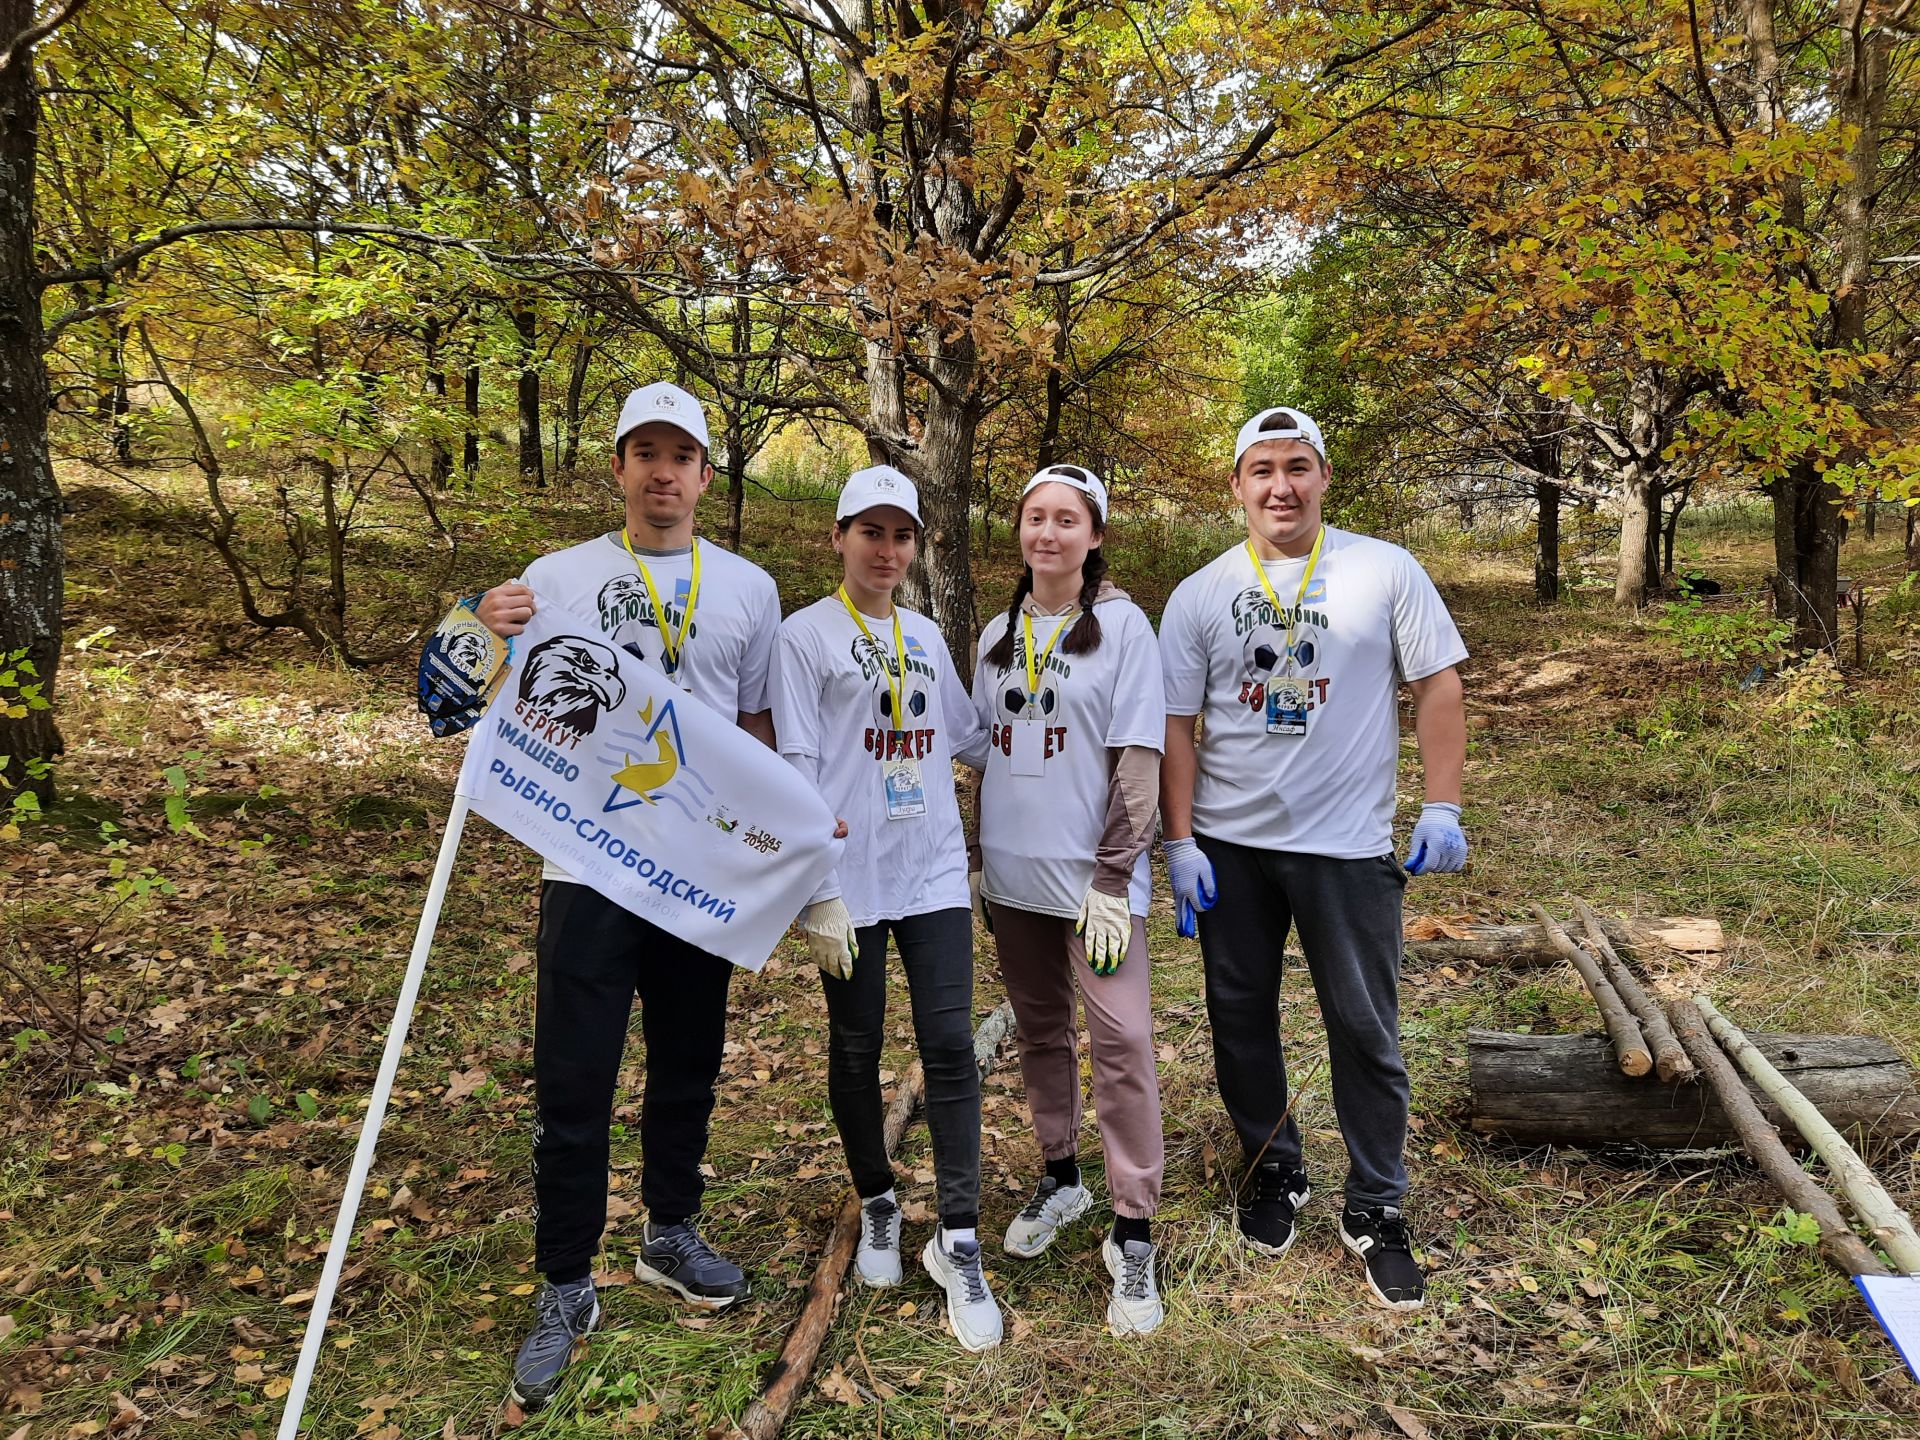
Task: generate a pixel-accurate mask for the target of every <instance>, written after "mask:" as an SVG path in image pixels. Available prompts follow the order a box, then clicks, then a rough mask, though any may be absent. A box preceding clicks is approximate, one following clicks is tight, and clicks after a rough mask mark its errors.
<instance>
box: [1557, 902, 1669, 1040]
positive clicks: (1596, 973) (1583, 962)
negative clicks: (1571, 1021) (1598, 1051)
mask: <svg viewBox="0 0 1920 1440" xmlns="http://www.w3.org/2000/svg"><path fill="white" fill-rule="evenodd" d="M1533 913H1534V914H1535V915H1538V916H1539V917H1540V924H1541V926H1542V927H1543V928H1544V929H1545V930H1546V933H1547V941H1548V943H1549V944H1551V945H1552V946H1553V948H1554V949H1556V950H1558V951H1559V952H1560V955H1561V958H1563V959H1564V960H1565V961H1566V962H1567V963H1568V964H1569V965H1571V966H1573V968H1574V969H1575V970H1576V971H1577V972H1579V975H1580V978H1581V979H1582V980H1584V981H1585V982H1586V986H1587V993H1588V994H1589V995H1591V996H1593V1003H1594V1004H1595V1005H1597V1006H1599V1007H1600V1018H1601V1019H1602V1020H1603V1021H1605V1022H1606V1026H1607V1034H1608V1035H1610V1036H1612V1037H1613V1053H1614V1054H1615V1055H1616V1056H1618V1057H1619V1060H1620V1068H1621V1069H1622V1070H1624V1071H1625V1072H1626V1073H1627V1074H1629V1075H1644V1074H1646V1073H1647V1072H1648V1071H1649V1070H1651V1069H1653V1052H1652V1051H1650V1050H1649V1049H1647V1041H1646V1037H1645V1036H1643V1035H1642V1034H1641V1033H1640V1024H1639V1022H1638V1021H1637V1020H1635V1019H1634V1018H1633V1014H1632V1012H1631V1011H1629V1010H1628V1009H1627V1007H1626V1004H1625V1003H1624V1002H1623V1001H1622V1000H1621V999H1620V994H1619V992H1618V991H1616V990H1615V989H1614V988H1613V983H1612V982H1611V981H1609V980H1608V979H1607V977H1606V975H1605V973H1604V972H1602V970H1601V969H1600V962H1599V961H1597V960H1595V959H1594V958H1593V956H1591V955H1589V954H1588V953H1587V952H1586V951H1585V950H1583V949H1581V948H1580V947H1579V946H1578V945H1576V944H1575V943H1574V941H1573V937H1572V936H1571V935H1569V934H1567V932H1566V931H1565V930H1562V929H1561V928H1560V927H1559V925H1557V924H1555V923H1554V919H1553V917H1552V916H1551V915H1549V914H1547V912H1546V909H1545V907H1543V906H1540V905H1535V906H1534V907H1533Z"/></svg>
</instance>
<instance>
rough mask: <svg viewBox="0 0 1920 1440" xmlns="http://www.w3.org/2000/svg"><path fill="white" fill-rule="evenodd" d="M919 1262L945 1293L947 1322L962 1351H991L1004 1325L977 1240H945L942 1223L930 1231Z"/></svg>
mask: <svg viewBox="0 0 1920 1440" xmlns="http://www.w3.org/2000/svg"><path fill="white" fill-rule="evenodd" d="M920 1263H921V1264H923V1265H925V1266H926V1267H927V1273H928V1274H929V1275H931V1276H932V1277H933V1279H934V1283H935V1284H937V1285H938V1286H939V1287H940V1288H941V1289H943V1290H945V1291H946V1292H947V1324H948V1325H949V1326H951V1327H952V1329H953V1338H954V1339H956V1340H958V1341H959V1342H960V1348H961V1349H963V1350H973V1351H980V1350H991V1349H992V1348H993V1347H994V1346H996V1345H998V1344H999V1343H1000V1336H1001V1334H1002V1330H1003V1325H1002V1321H1001V1319H1000V1307H999V1306H998V1305H997V1304H995V1303H994V1299H993V1292H992V1291H990V1290H989V1289H987V1273H986V1271H985V1270H984V1269H983V1268H981V1264H980V1242H979V1241H978V1240H960V1241H956V1242H954V1243H953V1244H952V1245H951V1246H949V1245H948V1243H947V1230H946V1227H945V1226H944V1225H942V1226H939V1227H938V1228H936V1229H935V1230H934V1232H933V1238H932V1239H931V1240H929V1241H927V1245H926V1248H925V1249H924V1250H922V1251H921V1252H920Z"/></svg>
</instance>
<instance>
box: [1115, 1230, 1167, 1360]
mask: <svg viewBox="0 0 1920 1440" xmlns="http://www.w3.org/2000/svg"><path fill="white" fill-rule="evenodd" d="M1154 1253H1155V1252H1154V1248H1153V1246H1152V1245H1150V1244H1148V1243H1147V1242H1146V1241H1145V1240H1129V1241H1127V1243H1126V1244H1125V1245H1124V1246H1121V1245H1115V1244H1114V1243H1113V1232H1112V1231H1111V1230H1109V1231H1108V1232H1107V1238H1106V1239H1105V1240H1103V1241H1101V1242H1100V1258H1101V1259H1103V1260H1105V1261H1106V1262H1107V1273H1108V1274H1109V1275H1111V1276H1113V1298H1112V1299H1111V1300H1109V1301H1108V1302H1107V1329H1108V1330H1109V1331H1111V1332H1112V1333H1113V1334H1115V1335H1148V1334H1151V1333H1152V1332H1153V1331H1155V1330H1158V1329H1159V1328H1160V1322H1161V1321H1162V1320H1164V1319H1166V1318H1167V1309H1166V1306H1164V1305H1162V1304H1161V1303H1160V1287H1159V1286H1158V1285H1156V1284H1155V1283H1154V1279H1153V1257H1154Z"/></svg>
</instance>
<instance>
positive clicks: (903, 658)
mask: <svg viewBox="0 0 1920 1440" xmlns="http://www.w3.org/2000/svg"><path fill="white" fill-rule="evenodd" d="M840 603H841V604H842V605H844V606H846V607H847V614H849V615H851V616H852V617H853V623H854V624H856V625H858V626H859V627H860V633H861V634H862V635H864V636H866V637H867V639H868V640H871V641H873V643H874V644H875V645H878V644H879V643H880V642H879V641H878V640H874V639H873V631H871V630H869V629H868V628H867V622H866V621H865V620H864V619H862V618H861V615H860V612H859V611H858V610H856V609H854V608H853V601H851V600H849V599H848V598H847V587H846V586H844V585H842V586H841V587H840ZM893 655H894V659H895V660H897V661H898V662H899V666H900V668H899V670H898V671H897V672H896V673H894V674H892V675H889V676H887V688H888V689H889V690H891V691H892V692H893V728H894V729H895V730H904V729H906V728H907V724H906V721H907V717H906V716H905V715H903V714H901V713H900V686H901V684H902V682H903V681H905V679H906V678H907V642H906V641H905V639H903V638H902V637H901V634H900V607H899V606H898V605H896V606H894V607H893ZM882 668H883V669H884V668H885V667H884V666H883V667H882Z"/></svg>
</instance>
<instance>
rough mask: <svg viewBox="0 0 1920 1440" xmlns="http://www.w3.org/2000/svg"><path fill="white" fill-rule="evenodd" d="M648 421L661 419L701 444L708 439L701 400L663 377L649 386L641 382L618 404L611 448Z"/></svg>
mask: <svg viewBox="0 0 1920 1440" xmlns="http://www.w3.org/2000/svg"><path fill="white" fill-rule="evenodd" d="M650 420H664V421H666V422H667V424H669V425H671V426H673V427H674V428H675V429H676V430H679V431H681V432H683V433H685V434H687V435H691V436H692V437H693V438H694V439H695V440H698V441H699V442H700V443H701V445H703V446H705V445H707V444H708V441H707V416H706V412H705V411H703V410H702V409H701V408H700V402H699V401H698V400H696V399H694V398H693V396H691V395H689V394H688V393H687V392H686V391H684V390H682V389H681V388H680V387H679V386H678V385H669V384H668V383H667V382H666V381H664V380H659V381H655V382H654V383H653V384H651V385H642V386H641V387H640V388H639V389H638V390H635V391H634V392H633V393H632V394H631V395H629V396H627V399H626V403H625V404H623V405H622V406H621V407H620V423H619V424H618V425H616V426H614V427H613V448H614V450H615V451H616V452H617V451H618V450H619V449H620V442H621V441H622V440H624V439H626V438H627V433H628V432H629V431H631V430H636V429H638V428H639V427H640V426H642V425H645V424H646V423H647V422H648V421H650Z"/></svg>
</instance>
